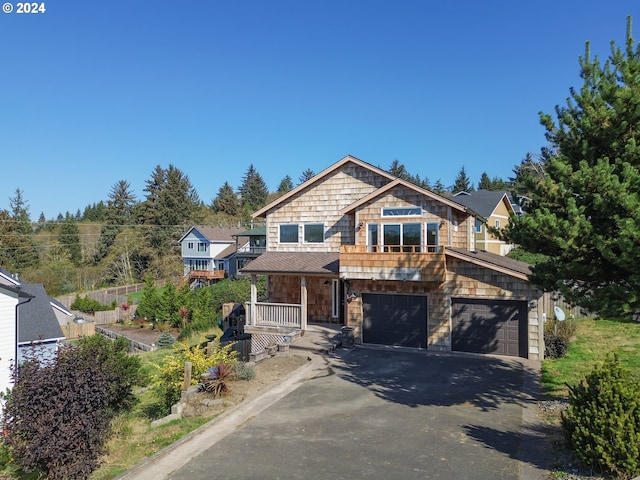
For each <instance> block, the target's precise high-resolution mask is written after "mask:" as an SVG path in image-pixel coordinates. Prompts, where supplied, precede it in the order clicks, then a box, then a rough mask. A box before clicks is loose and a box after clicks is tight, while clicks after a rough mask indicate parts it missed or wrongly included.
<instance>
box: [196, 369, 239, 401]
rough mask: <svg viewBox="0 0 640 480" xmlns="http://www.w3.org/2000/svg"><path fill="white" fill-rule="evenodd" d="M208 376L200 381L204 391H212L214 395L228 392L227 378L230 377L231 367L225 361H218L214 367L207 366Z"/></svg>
mask: <svg viewBox="0 0 640 480" xmlns="http://www.w3.org/2000/svg"><path fill="white" fill-rule="evenodd" d="M207 371H208V373H209V378H207V379H205V380H204V381H203V382H202V388H203V390H204V391H205V392H209V393H213V396H214V397H218V396H221V395H224V394H225V393H229V385H227V380H229V378H230V377H231V373H232V368H231V366H230V365H229V364H227V363H222V362H220V363H218V365H216V366H215V367H209V368H208V370H207Z"/></svg>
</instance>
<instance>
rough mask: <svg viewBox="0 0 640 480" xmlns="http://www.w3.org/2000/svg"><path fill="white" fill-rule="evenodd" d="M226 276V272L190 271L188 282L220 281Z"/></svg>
mask: <svg viewBox="0 0 640 480" xmlns="http://www.w3.org/2000/svg"><path fill="white" fill-rule="evenodd" d="M226 275H227V271H226V270H191V271H189V280H220V279H223V278H225V277H226Z"/></svg>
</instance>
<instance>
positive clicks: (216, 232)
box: [178, 225, 244, 243]
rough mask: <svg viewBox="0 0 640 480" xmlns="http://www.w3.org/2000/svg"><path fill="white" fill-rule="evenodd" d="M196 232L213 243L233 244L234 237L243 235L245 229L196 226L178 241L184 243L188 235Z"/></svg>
mask: <svg viewBox="0 0 640 480" xmlns="http://www.w3.org/2000/svg"><path fill="white" fill-rule="evenodd" d="M194 230H197V231H198V232H200V234H201V235H202V236H203V237H205V238H206V239H207V240H209V241H210V242H211V243H216V242H219V243H231V242H235V239H234V238H233V235H237V234H238V233H242V231H243V230H244V229H243V228H239V227H213V226H208V225H195V226H193V227H191V228H190V229H189V230H187V232H186V233H185V234H184V235H183V236H182V237H180V240H178V242H182V240H184V239H185V237H187V235H189V234H190V233H191V232H192V231H194Z"/></svg>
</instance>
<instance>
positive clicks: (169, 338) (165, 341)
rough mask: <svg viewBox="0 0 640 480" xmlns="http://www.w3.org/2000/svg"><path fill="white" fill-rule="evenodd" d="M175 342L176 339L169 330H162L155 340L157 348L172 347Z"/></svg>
mask: <svg viewBox="0 0 640 480" xmlns="http://www.w3.org/2000/svg"><path fill="white" fill-rule="evenodd" d="M175 343H176V339H175V338H173V335H171V334H170V333H169V332H163V333H162V334H161V335H160V336H159V337H158V341H157V342H156V345H158V348H168V347H172V346H173V345H174V344H175Z"/></svg>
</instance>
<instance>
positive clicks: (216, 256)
mask: <svg viewBox="0 0 640 480" xmlns="http://www.w3.org/2000/svg"><path fill="white" fill-rule="evenodd" d="M243 230H244V229H242V228H223V227H209V226H194V227H191V228H190V229H189V230H188V231H187V233H185V234H184V235H183V236H182V238H180V240H179V242H180V245H181V248H182V260H183V263H184V275H185V277H188V280H189V283H190V284H193V283H194V282H196V284H200V283H211V282H215V281H218V280H221V279H223V278H226V277H234V276H235V275H236V261H235V254H236V248H237V247H236V245H237V244H240V246H241V247H244V245H245V244H246V243H247V240H246V239H245V240H244V243H242V241H241V239H240V241H239V240H238V238H237V237H236V238H234V237H233V235H236V234H238V233H240V232H242V231H243Z"/></svg>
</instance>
